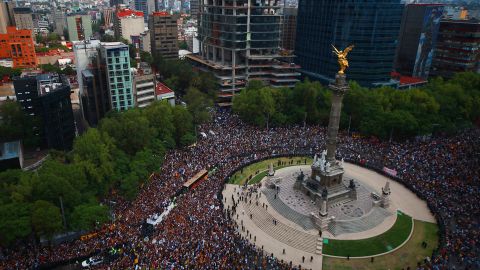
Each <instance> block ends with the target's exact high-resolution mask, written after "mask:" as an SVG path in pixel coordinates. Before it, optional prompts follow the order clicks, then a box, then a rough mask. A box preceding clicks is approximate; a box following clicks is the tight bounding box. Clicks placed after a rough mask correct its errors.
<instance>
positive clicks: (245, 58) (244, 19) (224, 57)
mask: <svg viewBox="0 0 480 270" xmlns="http://www.w3.org/2000/svg"><path fill="white" fill-rule="evenodd" d="M217 2H220V1H216V4H213V1H201V2H200V11H199V16H198V19H199V21H198V40H199V43H200V44H199V45H200V46H199V49H200V50H199V53H198V54H189V55H187V56H186V57H187V58H188V59H190V61H191V62H192V63H193V64H194V65H195V66H196V67H197V68H198V69H200V70H203V71H208V72H213V73H214V75H215V77H216V78H217V79H218V83H219V87H220V93H219V94H218V100H217V103H218V104H219V105H222V106H229V105H231V99H232V97H233V95H235V94H236V93H238V92H239V91H240V90H241V89H243V88H244V87H245V86H246V84H247V82H248V81H249V80H261V81H263V82H264V83H265V84H268V85H271V86H273V87H292V86H294V85H295V83H296V82H298V81H299V80H298V76H299V75H300V74H299V73H298V72H297V69H298V66H296V65H294V64H293V63H291V62H292V61H291V59H292V57H293V55H289V54H288V53H287V54H285V53H282V51H281V49H280V40H281V37H280V33H281V19H282V10H281V9H282V5H281V4H280V3H279V2H278V1H268V0H257V1H254V0H235V1H229V2H226V1H223V2H222V3H217ZM232 7H233V8H232ZM152 49H153V48H152Z"/></svg>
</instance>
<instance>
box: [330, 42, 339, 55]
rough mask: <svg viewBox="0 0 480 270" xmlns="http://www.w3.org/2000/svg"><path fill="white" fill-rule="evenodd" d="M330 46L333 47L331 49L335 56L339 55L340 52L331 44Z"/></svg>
mask: <svg viewBox="0 0 480 270" xmlns="http://www.w3.org/2000/svg"><path fill="white" fill-rule="evenodd" d="M331 45H332V47H333V49H334V51H333V52H334V53H335V54H336V55H338V54H340V51H339V50H338V49H337V48H335V46H334V45H333V44H331Z"/></svg>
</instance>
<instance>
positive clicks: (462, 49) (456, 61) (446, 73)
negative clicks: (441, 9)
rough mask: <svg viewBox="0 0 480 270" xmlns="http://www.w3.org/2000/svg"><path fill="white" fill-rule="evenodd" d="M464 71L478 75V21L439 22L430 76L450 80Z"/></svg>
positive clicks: (479, 69) (479, 45) (479, 55)
mask: <svg viewBox="0 0 480 270" xmlns="http://www.w3.org/2000/svg"><path fill="white" fill-rule="evenodd" d="M465 71H473V72H477V73H480V20H477V19H471V20H445V21H441V22H440V29H439V33H438V40H437V47H436V48H435V54H434V57H433V63H432V70H431V73H432V74H431V75H432V76H442V77H444V78H451V77H452V76H453V75H454V74H455V73H456V72H465Z"/></svg>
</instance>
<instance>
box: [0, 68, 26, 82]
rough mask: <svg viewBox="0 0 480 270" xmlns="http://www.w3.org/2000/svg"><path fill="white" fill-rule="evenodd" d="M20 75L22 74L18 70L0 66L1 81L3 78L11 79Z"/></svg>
mask: <svg viewBox="0 0 480 270" xmlns="http://www.w3.org/2000/svg"><path fill="white" fill-rule="evenodd" d="M20 74H22V70H21V69H19V68H10V67H4V66H0V79H3V78H4V77H5V76H6V77H9V78H10V79H11V78H13V77H16V76H20Z"/></svg>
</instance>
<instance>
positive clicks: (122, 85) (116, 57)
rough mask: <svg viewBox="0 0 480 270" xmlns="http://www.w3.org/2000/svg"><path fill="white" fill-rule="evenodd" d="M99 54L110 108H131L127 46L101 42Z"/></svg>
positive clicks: (132, 102) (133, 101) (131, 93)
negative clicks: (103, 69)
mask: <svg viewBox="0 0 480 270" xmlns="http://www.w3.org/2000/svg"><path fill="white" fill-rule="evenodd" d="M142 22H143V19H142ZM99 52H100V53H99V55H98V56H99V57H100V62H101V64H100V66H101V67H102V68H105V74H106V82H107V86H108V93H109V97H110V105H111V108H112V109H114V110H118V111H122V110H128V109H130V108H133V107H134V106H135V100H134V97H133V86H132V74H131V72H130V55H129V52H128V46H127V45H125V44H123V43H121V42H102V43H101V45H100V48H99Z"/></svg>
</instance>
